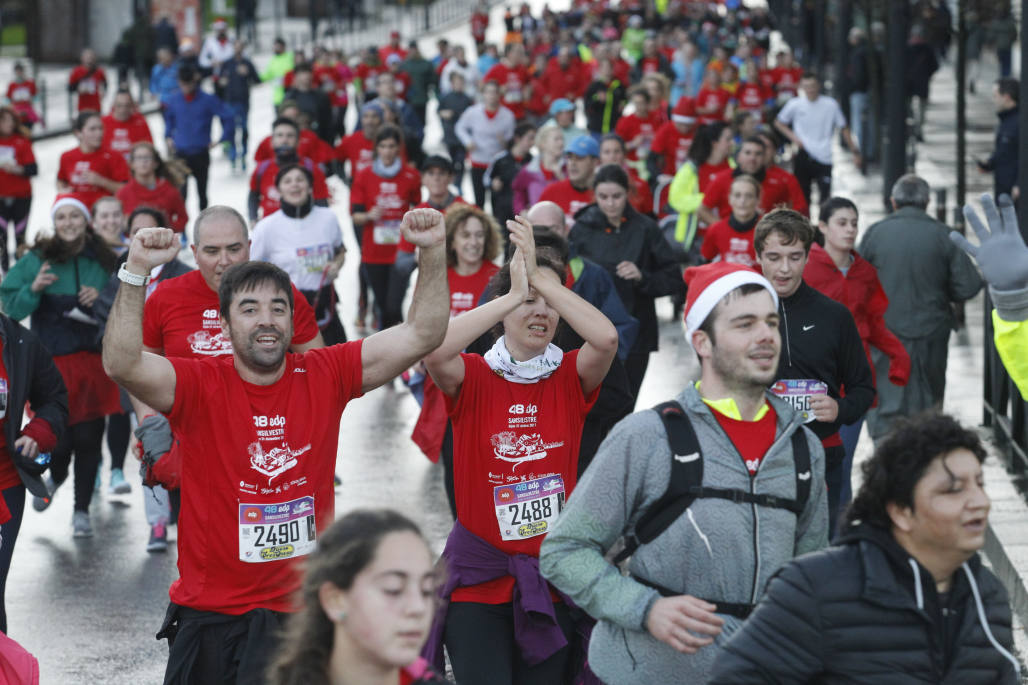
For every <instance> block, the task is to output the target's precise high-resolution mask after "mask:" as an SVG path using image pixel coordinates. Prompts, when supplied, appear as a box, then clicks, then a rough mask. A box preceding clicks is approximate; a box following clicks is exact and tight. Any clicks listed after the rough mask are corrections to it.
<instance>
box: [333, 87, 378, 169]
mask: <svg viewBox="0 0 1028 685" xmlns="http://www.w3.org/2000/svg"><path fill="white" fill-rule="evenodd" d="M382 115H383V111H382V105H381V104H379V103H377V102H369V103H367V104H366V105H364V106H363V107H361V128H360V130H359V131H354V132H353V133H351V134H350V135H348V136H344V137H343V139H342V140H340V141H339V144H338V145H336V147H335V153H336V161H337V162H339V166H338V173H339V175H340V176H342V175H343V173H344V171H343V165H344V164H346V163H347V162H349V163H350V179H351V180H352V179H353V178H354V177H356V176H357V174H358V173H359V172H361V171H364V170H365V169H369V168H371V163H372V161H374V157H375V136H376V135H378V129H379V127H380V126H382Z"/></svg>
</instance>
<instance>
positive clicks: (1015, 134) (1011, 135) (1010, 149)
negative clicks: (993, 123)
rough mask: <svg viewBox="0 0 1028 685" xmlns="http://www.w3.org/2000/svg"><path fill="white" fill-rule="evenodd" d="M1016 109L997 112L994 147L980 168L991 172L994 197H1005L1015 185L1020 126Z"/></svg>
mask: <svg viewBox="0 0 1028 685" xmlns="http://www.w3.org/2000/svg"><path fill="white" fill-rule="evenodd" d="M1017 112H1018V108H1017V107H1014V108H1013V109H1008V110H1004V111H1002V112H999V113H998V114H997V116H998V117H999V127H998V128H997V129H996V145H995V147H994V148H993V150H992V155H990V156H989V159H988V160H986V161H985V163H984V164H982V165H981V166H982V168H983V169H985V170H986V171H991V172H992V175H993V178H994V180H995V191H996V197H999V196H1000V195H1001V194H1003V193H1006V194H1007V195H1009V194H1010V192H1011V191H1012V190H1013V188H1014V186H1015V185H1017V151H1018V150H1019V149H1020V142H1019V141H1020V136H1019V131H1020V126H1019V123H1018V113H1017Z"/></svg>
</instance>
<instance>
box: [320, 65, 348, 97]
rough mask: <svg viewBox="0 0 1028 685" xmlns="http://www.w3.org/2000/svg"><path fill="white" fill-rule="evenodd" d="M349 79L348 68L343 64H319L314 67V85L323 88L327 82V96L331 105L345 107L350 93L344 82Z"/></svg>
mask: <svg viewBox="0 0 1028 685" xmlns="http://www.w3.org/2000/svg"><path fill="white" fill-rule="evenodd" d="M350 80H351V72H350V68H349V67H346V66H345V65H343V64H319V65H318V66H316V67H314V85H316V86H317V87H318V88H321V89H324V88H325V85H326V84H329V89H330V90H328V93H329V98H330V99H331V102H332V106H333V107H346V105H347V104H349V102H350V95H349V93H348V92H347V90H346V84H347V83H349V82H350Z"/></svg>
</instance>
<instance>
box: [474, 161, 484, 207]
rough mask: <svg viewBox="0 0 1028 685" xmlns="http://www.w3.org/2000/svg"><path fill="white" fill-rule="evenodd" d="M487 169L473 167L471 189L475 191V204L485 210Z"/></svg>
mask: <svg viewBox="0 0 1028 685" xmlns="http://www.w3.org/2000/svg"><path fill="white" fill-rule="evenodd" d="M486 171H487V169H486V168H485V167H478V166H472V167H471V188H472V189H473V190H474V191H475V204H476V205H478V208H479V209H483V210H484V209H485V172H486Z"/></svg>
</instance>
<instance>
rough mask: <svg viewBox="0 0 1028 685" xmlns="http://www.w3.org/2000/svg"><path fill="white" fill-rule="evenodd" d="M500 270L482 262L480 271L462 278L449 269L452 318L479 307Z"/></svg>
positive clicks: (447, 273)
mask: <svg viewBox="0 0 1028 685" xmlns="http://www.w3.org/2000/svg"><path fill="white" fill-rule="evenodd" d="M499 270H500V267H498V266H496V265H495V264H493V263H492V262H482V266H480V267H479V268H478V271H476V272H475V273H473V274H469V275H467V276H461V275H460V274H459V273H457V271H456V270H455V269H454V268H453V267H452V266H451V267H450V268H448V269H447V270H446V282H447V283H448V284H449V286H450V318H451V319H452V318H453V317H455V316H457V315H458V314H463V313H464V312H469V311H471V310H472V309H474V308H475V307H477V306H478V299H479V298H480V297H482V293H483V292H485V287H486V286H487V285H489V279H490V278H492V277H493V274H495V273H496V272H497V271H499Z"/></svg>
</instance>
